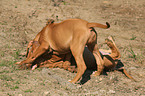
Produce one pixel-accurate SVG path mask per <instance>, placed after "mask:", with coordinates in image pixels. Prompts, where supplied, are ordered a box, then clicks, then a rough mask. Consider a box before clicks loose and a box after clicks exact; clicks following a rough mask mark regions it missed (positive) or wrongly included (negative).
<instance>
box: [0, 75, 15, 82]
mask: <svg viewBox="0 0 145 96" xmlns="http://www.w3.org/2000/svg"><path fill="white" fill-rule="evenodd" d="M0 79H1V80H4V81H14V80H13V79H12V77H10V76H8V75H5V74H4V75H0Z"/></svg>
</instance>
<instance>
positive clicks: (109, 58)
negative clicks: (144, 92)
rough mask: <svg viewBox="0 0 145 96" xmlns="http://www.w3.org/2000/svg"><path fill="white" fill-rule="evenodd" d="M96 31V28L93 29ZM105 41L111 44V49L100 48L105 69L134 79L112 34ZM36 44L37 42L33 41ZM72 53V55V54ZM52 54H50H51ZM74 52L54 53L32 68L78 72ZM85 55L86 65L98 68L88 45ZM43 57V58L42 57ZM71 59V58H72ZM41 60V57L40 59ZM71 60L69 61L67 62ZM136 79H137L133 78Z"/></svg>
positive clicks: (94, 68)
mask: <svg viewBox="0 0 145 96" xmlns="http://www.w3.org/2000/svg"><path fill="white" fill-rule="evenodd" d="M92 31H95V30H92ZM105 43H106V44H107V45H108V46H109V48H110V49H111V50H103V49H99V51H100V52H101V53H100V54H102V58H103V61H104V70H106V71H113V70H119V71H122V73H124V74H125V75H126V76H127V77H128V78H130V79H133V78H132V77H131V76H130V75H129V74H128V73H127V71H126V70H125V69H124V65H123V64H122V62H121V61H120V60H118V59H119V58H120V52H119V50H118V48H117V47H116V45H115V42H114V40H113V38H112V37H111V36H109V37H108V38H107V39H105ZM33 44H35V43H33ZM48 55H49V54H47V55H46V56H44V57H43V59H46V58H47V57H48ZM70 55H71V56H70ZM49 56H50V55H49ZM71 57H72V54H71V53H67V54H65V55H61V56H57V55H55V54H52V57H51V58H49V59H46V60H44V61H43V62H41V63H40V64H39V63H36V64H35V65H32V66H33V67H32V70H34V69H35V68H37V67H48V68H56V67H59V68H64V69H66V70H68V71H70V72H77V67H76V66H75V65H76V64H75V63H72V62H73V60H72V58H71ZM83 57H84V60H85V63H86V66H87V68H88V69H90V70H92V69H93V70H96V64H95V60H94V58H93V57H92V56H91V54H90V52H89V50H88V48H87V47H86V48H85V50H84V53H83ZM41 59H42V58H41ZM70 59H71V60H70ZM39 60H40V59H39ZM66 61H69V62H66ZM133 80H134V81H135V79H133Z"/></svg>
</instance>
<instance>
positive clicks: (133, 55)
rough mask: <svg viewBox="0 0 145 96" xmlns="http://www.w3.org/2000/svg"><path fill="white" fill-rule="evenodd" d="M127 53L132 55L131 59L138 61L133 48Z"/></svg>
mask: <svg viewBox="0 0 145 96" xmlns="http://www.w3.org/2000/svg"><path fill="white" fill-rule="evenodd" d="M127 51H128V52H129V53H130V54H131V56H130V58H134V59H135V60H136V54H135V53H134V51H133V49H132V47H131V46H130V49H127Z"/></svg>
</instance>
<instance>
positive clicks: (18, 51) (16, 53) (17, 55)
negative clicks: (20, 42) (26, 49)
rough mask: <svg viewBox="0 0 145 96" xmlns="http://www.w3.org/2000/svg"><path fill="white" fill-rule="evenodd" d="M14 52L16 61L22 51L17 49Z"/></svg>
mask: <svg viewBox="0 0 145 96" xmlns="http://www.w3.org/2000/svg"><path fill="white" fill-rule="evenodd" d="M14 51H15V54H14V55H13V57H14V58H15V60H16V59H18V58H19V54H20V50H19V49H16V50H14Z"/></svg>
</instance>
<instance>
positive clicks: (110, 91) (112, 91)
mask: <svg viewBox="0 0 145 96" xmlns="http://www.w3.org/2000/svg"><path fill="white" fill-rule="evenodd" d="M107 93H111V94H115V91H114V90H109V92H107Z"/></svg>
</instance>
